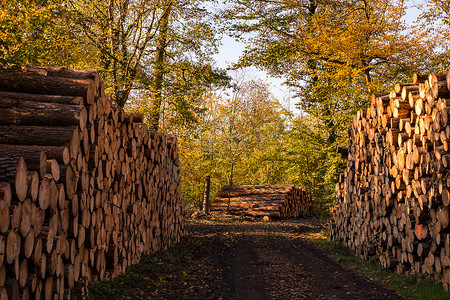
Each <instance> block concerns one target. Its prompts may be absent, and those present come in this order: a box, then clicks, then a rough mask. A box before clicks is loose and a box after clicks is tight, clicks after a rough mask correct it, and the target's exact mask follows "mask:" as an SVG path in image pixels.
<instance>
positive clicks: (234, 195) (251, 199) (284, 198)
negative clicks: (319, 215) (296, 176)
mask: <svg viewBox="0 0 450 300" xmlns="http://www.w3.org/2000/svg"><path fill="white" fill-rule="evenodd" d="M310 206H311V203H310V200H309V197H308V194H307V192H306V191H305V190H303V189H301V188H298V187H296V186H294V185H293V184H277V185H233V186H229V185H225V186H224V187H223V188H222V190H221V191H219V192H218V194H217V197H216V199H215V201H214V203H213V204H212V206H211V208H210V211H211V212H224V213H227V214H231V215H245V216H253V217H259V216H268V217H278V218H280V217H299V216H301V215H307V214H309V210H310Z"/></svg>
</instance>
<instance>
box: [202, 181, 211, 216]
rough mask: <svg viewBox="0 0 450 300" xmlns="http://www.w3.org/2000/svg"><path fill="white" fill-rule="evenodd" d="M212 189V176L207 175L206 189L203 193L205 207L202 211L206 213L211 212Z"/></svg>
mask: <svg viewBox="0 0 450 300" xmlns="http://www.w3.org/2000/svg"><path fill="white" fill-rule="evenodd" d="M210 190H211V176H209V175H208V176H206V178H205V191H204V193H203V207H202V211H203V212H204V213H205V214H208V213H209V194H210Z"/></svg>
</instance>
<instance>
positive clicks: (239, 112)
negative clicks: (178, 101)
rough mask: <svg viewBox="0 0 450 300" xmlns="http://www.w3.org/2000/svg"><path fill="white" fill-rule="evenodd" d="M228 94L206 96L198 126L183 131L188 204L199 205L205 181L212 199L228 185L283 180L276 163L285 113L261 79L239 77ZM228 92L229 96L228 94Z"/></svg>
mask: <svg viewBox="0 0 450 300" xmlns="http://www.w3.org/2000/svg"><path fill="white" fill-rule="evenodd" d="M233 86H234V88H233V89H231V90H228V91H227V93H218V92H214V93H210V94H208V96H207V97H204V98H203V103H202V110H201V111H200V112H199V113H198V115H197V118H198V120H199V122H198V125H197V126H193V127H179V126H176V128H177V129H178V132H177V136H178V140H179V145H180V146H179V147H180V151H179V153H180V160H181V163H182V165H183V168H182V177H183V179H184V185H183V188H182V193H183V196H184V197H185V199H186V205H187V207H188V208H189V207H190V208H191V209H192V208H193V207H197V208H198V207H199V206H200V204H201V199H202V198H201V197H202V195H203V186H204V179H205V177H206V176H207V175H211V196H212V198H214V195H215V194H216V193H217V190H218V189H220V188H221V187H222V186H223V185H225V184H230V182H231V181H232V182H233V183H234V184H267V183H281V182H284V179H285V177H284V173H283V167H282V165H280V164H279V163H278V162H279V161H280V160H279V158H278V157H279V154H280V152H281V150H282V139H283V133H284V131H285V129H286V125H285V113H286V112H285V111H284V110H283V109H282V107H281V105H280V104H279V103H278V101H277V100H276V99H275V98H274V97H273V95H272V94H271V93H270V92H269V88H268V86H267V85H266V84H264V83H263V82H261V81H256V80H247V79H244V76H243V77H238V78H237V79H236V78H235V80H234V82H233ZM228 93H230V94H228Z"/></svg>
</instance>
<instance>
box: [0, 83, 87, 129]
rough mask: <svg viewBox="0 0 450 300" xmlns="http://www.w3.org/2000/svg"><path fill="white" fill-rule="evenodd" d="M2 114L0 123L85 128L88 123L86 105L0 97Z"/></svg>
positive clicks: (0, 112) (0, 111) (0, 113)
mask: <svg viewBox="0 0 450 300" xmlns="http://www.w3.org/2000/svg"><path fill="white" fill-rule="evenodd" d="M0 78H1V75H0ZM0 115H1V116H2V118H1V119H0V125H41V126H42V125H44V126H79V127H80V129H81V130H83V129H84V128H85V127H86V123H87V111H86V108H85V107H83V106H78V105H65V104H57V103H40V102H31V101H19V100H11V99H1V98H0Z"/></svg>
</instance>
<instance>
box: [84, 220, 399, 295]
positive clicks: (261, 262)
mask: <svg viewBox="0 0 450 300" xmlns="http://www.w3.org/2000/svg"><path fill="white" fill-rule="evenodd" d="M323 230H324V225H323V221H322V220H317V219H297V220H284V221H273V222H254V221H243V220H238V221H233V220H227V221H223V220H221V221H218V220H211V219H209V220H204V219H202V220H196V221H195V220H191V221H189V222H188V225H187V231H188V235H187V236H186V237H185V238H183V240H182V242H181V243H179V244H177V245H176V246H174V247H171V248H170V249H169V251H160V252H159V253H156V254H154V255H150V256H148V257H146V258H144V259H143V260H142V261H141V263H140V264H138V265H136V266H133V267H131V268H130V270H129V271H128V272H127V273H126V274H125V275H124V276H121V277H119V278H117V279H115V280H113V281H110V282H109V283H102V284H99V285H94V286H93V287H92V288H91V289H90V293H91V296H92V298H93V299H106V298H109V299H258V300H263V299H403V298H402V297H401V296H399V295H398V294H396V293H395V292H393V291H391V290H389V289H387V288H385V287H383V286H381V285H379V284H377V283H375V282H373V281H372V280H370V279H368V278H366V277H363V276H362V275H359V274H358V273H356V272H354V271H352V270H350V269H348V268H346V267H344V266H343V265H341V264H340V263H339V262H336V260H333V259H332V258H331V257H330V255H329V253H327V250H326V249H325V248H324V247H321V246H320V245H318V243H317V239H318V238H319V237H320V236H322V231H323ZM118 287H119V288H118Z"/></svg>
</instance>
